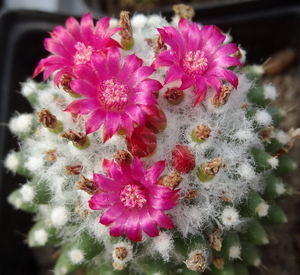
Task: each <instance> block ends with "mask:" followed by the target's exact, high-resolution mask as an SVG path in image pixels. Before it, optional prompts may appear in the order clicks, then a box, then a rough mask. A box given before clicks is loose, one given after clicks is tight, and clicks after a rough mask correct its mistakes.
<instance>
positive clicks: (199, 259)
mask: <svg viewBox="0 0 300 275" xmlns="http://www.w3.org/2000/svg"><path fill="white" fill-rule="evenodd" d="M206 262H207V261H206V257H205V254H204V253H203V252H202V251H195V252H193V253H192V254H191V255H190V256H189V258H188V259H187V260H186V261H184V263H185V264H186V267H187V268H188V269H190V270H192V271H196V272H199V271H200V272H204V271H205V269H206Z"/></svg>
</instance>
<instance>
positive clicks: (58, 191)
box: [5, 12, 299, 275]
mask: <svg viewBox="0 0 300 275" xmlns="http://www.w3.org/2000/svg"><path fill="white" fill-rule="evenodd" d="M114 24H115V25H114ZM50 34H51V38H48V39H46V40H45V47H46V49H47V50H48V51H49V52H51V53H52V55H51V56H49V57H47V58H45V59H42V60H41V61H40V63H39V64H38V66H37V69H36V71H35V72H34V76H36V75H37V74H39V73H41V72H44V79H45V82H44V83H42V84H38V83H36V82H34V81H33V80H28V82H27V83H24V85H23V88H22V94H23V95H24V96H25V97H26V98H27V99H28V100H29V102H30V103H31V105H32V107H33V109H34V112H33V114H20V115H17V116H15V117H13V118H12V119H11V121H10V123H9V126H10V129H11V130H12V132H13V133H14V134H15V135H17V136H18V137H19V139H20V149H19V151H12V152H10V153H9V155H8V156H7V158H6V160H5V165H6V167H7V168H8V169H10V170H11V171H13V172H15V173H19V174H21V175H24V176H25V177H27V179H28V180H27V182H26V183H24V184H23V185H22V186H21V187H20V188H19V189H18V190H15V191H14V192H13V193H12V194H11V195H10V196H9V198H8V200H9V202H10V203H11V204H13V205H14V206H15V207H16V208H19V209H22V210H25V211H30V212H33V213H35V215H34V217H35V220H36V224H35V225H34V226H33V227H32V229H31V230H30V231H29V233H28V237H27V238H28V244H29V246H31V247H38V246H45V245H55V246H57V247H58V249H59V251H60V252H59V257H58V259H57V262H56V265H55V267H54V273H55V274H56V275H64V274H73V273H74V272H76V271H78V270H84V271H85V274H87V275H99V274H102V275H105V274H147V275H148V274H155V275H158V274H160V275H163V274H165V275H167V274H168V275H170V274H201V273H205V274H212V275H217V274H222V275H225V274H226V275H231V274H236V275H244V274H248V266H256V267H258V266H260V264H261V251H260V246H261V245H265V244H267V243H268V236H269V232H270V229H269V228H270V227H269V225H272V224H280V223H285V222H286V221H287V217H286V215H285V213H284V212H283V210H282V209H281V208H280V206H279V205H278V204H277V203H276V201H277V200H278V199H280V198H282V197H284V196H286V195H288V194H290V193H291V190H290V187H289V185H287V184H286V183H285V182H283V181H282V179H281V178H280V176H282V175H285V174H287V173H289V172H291V171H293V170H294V169H295V164H294V162H293V161H292V160H291V159H289V158H288V157H287V156H286V155H285V153H286V152H288V151H289V149H290V148H291V146H292V144H293V142H294V140H295V139H296V138H297V137H299V130H293V129H292V130H290V131H289V132H288V133H285V132H283V131H282V130H279V129H277V128H276V127H277V126H278V124H279V123H280V121H281V120H282V119H283V117H284V115H285V114H284V112H282V111H281V110H280V109H276V108H274V107H272V106H271V105H270V103H271V102H272V101H273V100H274V99H275V97H276V95H277V93H276V90H275V88H274V87H272V86H271V85H260V84H259V81H260V78H261V76H262V74H263V68H262V67H261V66H248V67H245V66H243V65H242V62H243V59H244V55H245V53H244V52H243V51H242V50H241V49H239V48H238V47H237V46H236V45H234V44H232V43H224V41H225V39H226V35H224V34H222V33H221V31H220V30H219V29H218V28H217V27H216V26H200V25H198V24H196V23H191V22H190V20H189V19H186V18H181V19H180V18H179V16H178V15H177V16H175V17H174V19H173V21H172V22H171V23H168V22H167V21H166V20H165V19H164V18H162V17H161V16H158V15H150V16H144V15H141V14H137V15H134V16H133V18H132V19H131V20H129V17H128V13H126V12H123V13H122V14H121V18H120V23H119V27H116V20H115V19H110V18H107V17H106V18H101V19H99V20H98V21H97V23H96V24H95V25H94V22H93V20H92V17H91V15H90V14H86V15H84V16H83V18H82V19H81V22H80V23H79V22H77V21H76V20H75V19H74V18H72V17H70V18H69V19H68V20H67V21H66V28H63V27H60V26H59V27H56V28H55V29H54V31H53V32H52V33H50ZM120 35H121V37H120ZM46 80H47V81H46Z"/></svg>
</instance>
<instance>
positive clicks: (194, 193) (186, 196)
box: [184, 190, 198, 200]
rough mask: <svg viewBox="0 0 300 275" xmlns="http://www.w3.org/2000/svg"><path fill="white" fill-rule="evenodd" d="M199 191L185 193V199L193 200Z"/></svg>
mask: <svg viewBox="0 0 300 275" xmlns="http://www.w3.org/2000/svg"><path fill="white" fill-rule="evenodd" d="M197 194H198V192H197V191H196V190H191V191H189V192H188V193H187V194H186V195H185V197H184V198H185V199H187V200H193V199H195V198H196V197H197Z"/></svg>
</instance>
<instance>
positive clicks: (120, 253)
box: [114, 247, 128, 261]
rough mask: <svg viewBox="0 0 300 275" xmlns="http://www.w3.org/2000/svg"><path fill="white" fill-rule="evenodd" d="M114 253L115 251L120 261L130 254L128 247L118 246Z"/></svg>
mask: <svg viewBox="0 0 300 275" xmlns="http://www.w3.org/2000/svg"><path fill="white" fill-rule="evenodd" d="M114 253H115V256H116V258H117V259H118V260H120V261H123V260H124V259H126V257H127V255H128V252H127V249H126V247H116V248H115V249H114Z"/></svg>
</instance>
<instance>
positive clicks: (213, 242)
mask: <svg viewBox="0 0 300 275" xmlns="http://www.w3.org/2000/svg"><path fill="white" fill-rule="evenodd" d="M222 241H223V239H222V238H221V230H220V229H219V228H218V229H217V230H215V231H214V232H213V233H211V234H210V235H209V244H210V246H211V247H212V248H213V249H214V250H216V251H221V248H222Z"/></svg>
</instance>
